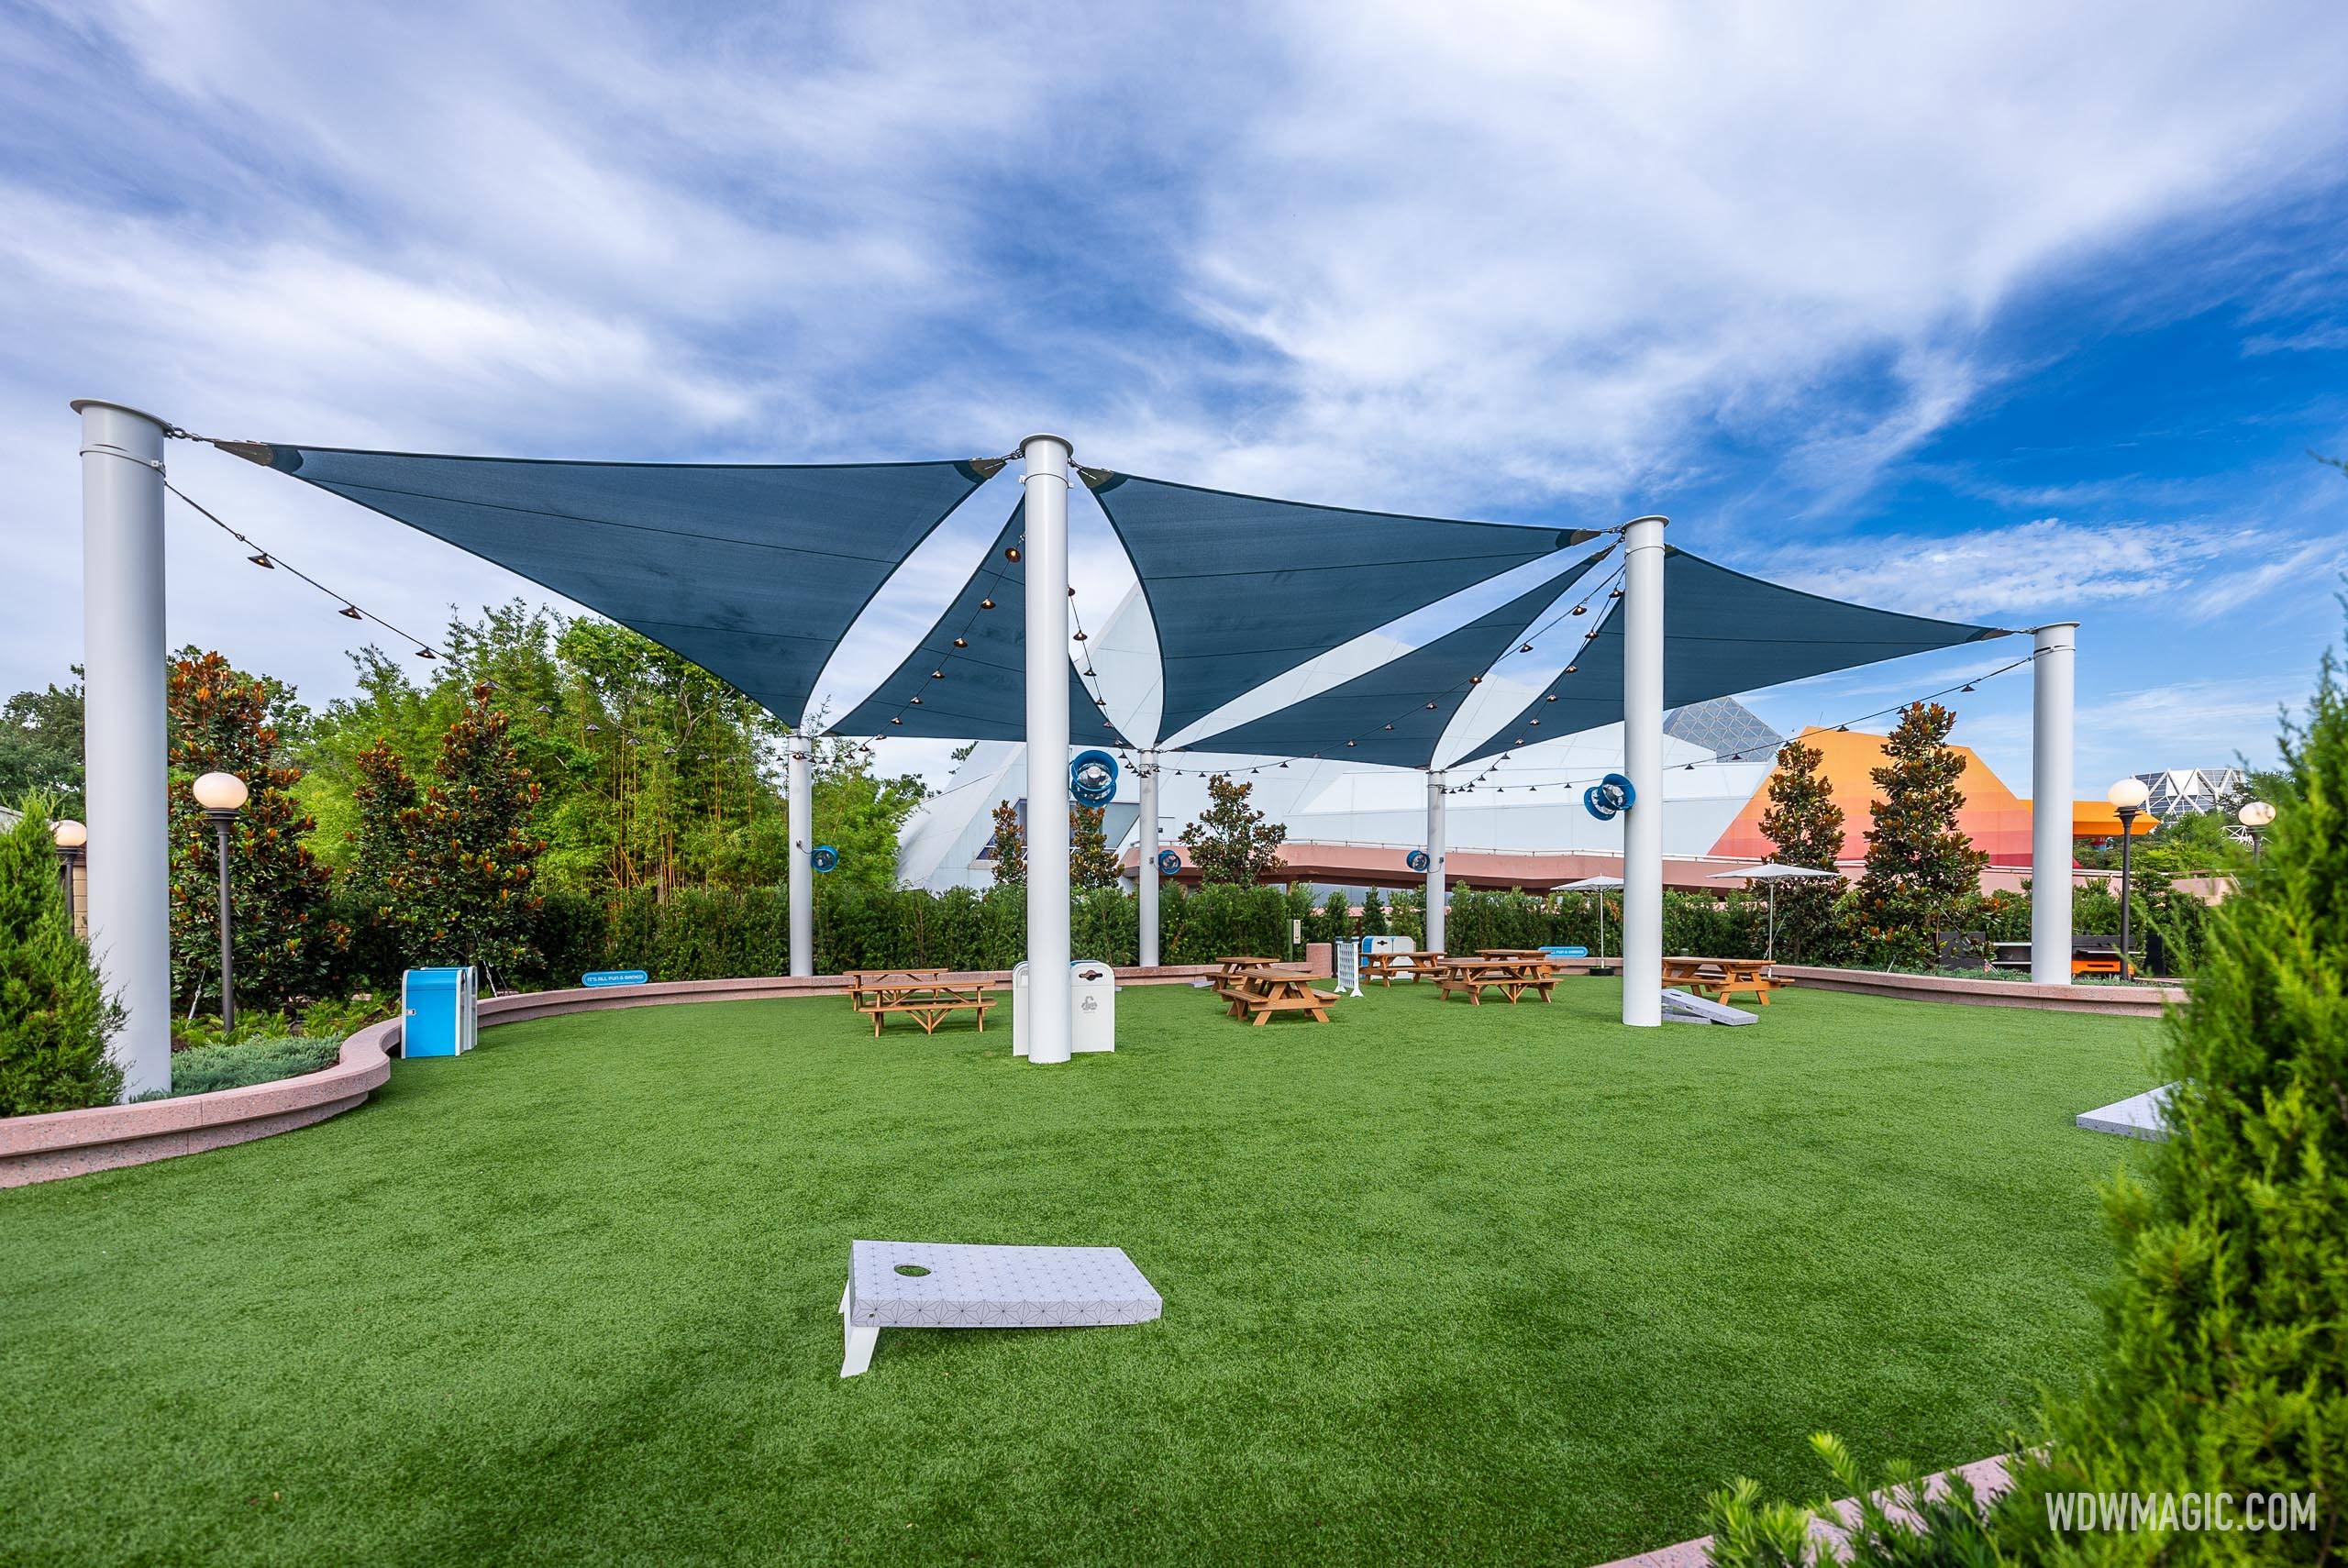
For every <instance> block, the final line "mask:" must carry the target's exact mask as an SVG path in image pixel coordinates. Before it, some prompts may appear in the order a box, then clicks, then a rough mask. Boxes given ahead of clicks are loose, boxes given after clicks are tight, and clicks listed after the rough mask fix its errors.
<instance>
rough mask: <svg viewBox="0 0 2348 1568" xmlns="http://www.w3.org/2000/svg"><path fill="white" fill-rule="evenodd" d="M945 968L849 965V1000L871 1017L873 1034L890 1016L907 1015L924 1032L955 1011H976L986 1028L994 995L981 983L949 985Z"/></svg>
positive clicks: (934, 1028) (981, 1027)
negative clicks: (860, 966) (855, 966)
mask: <svg viewBox="0 0 2348 1568" xmlns="http://www.w3.org/2000/svg"><path fill="white" fill-rule="evenodd" d="M946 975H947V971H946V970H944V969H850V970H849V971H847V975H846V977H845V978H846V979H847V983H848V1000H849V1002H850V1004H851V1005H852V1006H853V1007H854V1008H855V1009H856V1010H857V1011H858V1012H860V1013H863V1014H865V1015H866V1016H867V1017H869V1018H870V1019H871V1020H872V1036H873V1038H874V1039H876V1040H877V1039H879V1038H880V1037H881V1023H882V1022H883V1021H885V1020H887V1019H888V1018H890V1017H892V1016H897V1017H903V1018H910V1019H912V1020H913V1021H914V1022H915V1023H918V1024H920V1025H921V1032H923V1033H924V1034H935V1033H936V1032H937V1026H938V1025H939V1024H941V1023H943V1022H945V1021H947V1019H948V1018H950V1017H952V1016H953V1015H954V1014H956V1013H958V1012H971V1013H975V1014H977V1015H978V1023H979V1032H980V1033H981V1034H984V1033H985V1032H986V1031H987V1012H988V1010H990V1009H991V1008H992V1007H993V1006H994V999H993V998H992V997H991V996H989V995H988V994H987V988H986V987H985V986H983V985H973V986H949V985H947V984H945V983H944V981H945V977H946Z"/></svg>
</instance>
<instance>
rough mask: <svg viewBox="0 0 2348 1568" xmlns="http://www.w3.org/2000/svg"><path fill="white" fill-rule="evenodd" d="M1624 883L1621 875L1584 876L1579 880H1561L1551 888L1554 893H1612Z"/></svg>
mask: <svg viewBox="0 0 2348 1568" xmlns="http://www.w3.org/2000/svg"><path fill="white" fill-rule="evenodd" d="M1622 885H1623V878H1620V877H1584V878H1582V879H1581V880H1580V881H1578V882H1560V883H1558V884H1557V885H1556V887H1554V888H1552V889H1549V890H1550V891H1551V892H1553V893H1611V892H1612V891H1614V890H1615V889H1618V888H1620V887H1621V886H1622Z"/></svg>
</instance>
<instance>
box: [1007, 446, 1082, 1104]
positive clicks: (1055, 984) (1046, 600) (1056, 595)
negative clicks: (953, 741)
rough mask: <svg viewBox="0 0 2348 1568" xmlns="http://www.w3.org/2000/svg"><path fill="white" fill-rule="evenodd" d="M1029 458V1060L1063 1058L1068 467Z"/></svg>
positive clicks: (1059, 459) (1064, 457) (1039, 452)
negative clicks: (1031, 1009) (1031, 1010)
mask: <svg viewBox="0 0 2348 1568" xmlns="http://www.w3.org/2000/svg"><path fill="white" fill-rule="evenodd" d="M1019 448H1020V450H1021V451H1022V452H1024V453H1025V454H1026V457H1027V469H1026V473H1025V475H1024V479H1023V480H1022V481H1021V482H1022V483H1023V484H1024V486H1025V492H1024V511H1025V513H1026V525H1025V527H1026V539H1025V542H1024V545H1023V546H1022V548H1023V550H1024V561H1025V563H1026V570H1027V624H1026V632H1027V654H1026V657H1027V1000H1028V1005H1029V1006H1030V1007H1032V1008H1033V1009H1034V1014H1033V1016H1031V1017H1030V1018H1029V1019H1028V1021H1027V1059H1028V1060H1029V1061H1030V1062H1035V1063H1038V1064H1047V1063H1052V1062H1065V1061H1067V1060H1068V1059H1069V1017H1068V1010H1069V977H1068V966H1069V932H1068V883H1069V867H1068V862H1069V831H1068V806H1069V801H1068V463H1069V456H1070V453H1069V444H1068V442H1067V441H1066V440H1064V439H1063V438H1061V437H1060V436H1028V437H1027V439H1026V440H1024V441H1023V442H1021V443H1020V444H1019Z"/></svg>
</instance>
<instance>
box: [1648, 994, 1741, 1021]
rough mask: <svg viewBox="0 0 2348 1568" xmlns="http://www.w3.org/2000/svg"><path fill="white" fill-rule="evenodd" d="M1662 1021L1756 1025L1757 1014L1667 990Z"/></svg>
mask: <svg viewBox="0 0 2348 1568" xmlns="http://www.w3.org/2000/svg"><path fill="white" fill-rule="evenodd" d="M1663 1021H1665V1022H1666V1023H1728V1024H1737V1023H1758V1022H1760V1021H1761V1018H1760V1015H1759V1014H1758V1013H1751V1012H1747V1011H1745V1010H1744V1009H1743V1008H1739V1007H1728V1006H1724V1005H1723V1004H1722V1003H1720V1002H1716V1001H1706V1000H1705V999H1703V998H1701V997H1698V996H1690V995H1689V994H1688V993H1687V992H1686V991H1677V990H1667V991H1665V992H1664V993H1663Z"/></svg>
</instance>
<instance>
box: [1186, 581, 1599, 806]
mask: <svg viewBox="0 0 2348 1568" xmlns="http://www.w3.org/2000/svg"><path fill="white" fill-rule="evenodd" d="M1597 560H1598V557H1595V556H1593V557H1591V558H1590V559H1589V560H1586V561H1577V562H1576V563H1575V564H1574V566H1573V568H1572V569H1571V570H1569V571H1567V572H1565V573H1563V574H1562V575H1560V576H1556V577H1552V578H1549V579H1547V580H1545V581H1544V582H1542V583H1541V584H1540V586H1538V587H1536V588H1534V589H1532V590H1531V591H1527V592H1524V593H1521V594H1519V595H1517V596H1516V597H1515V598H1514V599H1512V600H1510V601H1509V602H1507V603H1505V604H1502V605H1500V606H1499V607H1497V608H1495V609H1492V610H1488V611H1486V612H1485V613H1483V614H1481V615H1479V616H1478V617H1476V619H1474V620H1473V621H1470V622H1468V623H1467V624H1466V625H1464V626H1462V627H1460V628H1459V629H1458V630H1457V631H1455V632H1447V633H1445V635H1442V636H1440V637H1437V638H1435V639H1434V641H1433V642H1430V643H1427V644H1425V645H1424V646H1420V647H1416V648H1413V649H1412V650H1411V651H1410V652H1409V653H1406V654H1404V655H1402V656H1401V657H1400V658H1396V659H1391V660H1389V661H1388V662H1387V663H1385V664H1381V665H1379V667H1378V668H1375V669H1371V670H1367V671H1365V672H1364V673H1362V674H1360V675H1357V676H1355V677H1354V678H1353V679H1351V680H1348V681H1346V682H1344V683H1343V684H1341V685H1337V686H1333V687H1331V688H1330V689H1329V690H1326V691H1320V692H1315V693H1314V694H1313V695H1312V696H1310V697H1306V698H1303V699H1301V700H1300V701H1295V702H1291V703H1290V704H1289V705H1288V706H1287V707H1285V708H1282V709H1280V710H1279V711H1278V712H1271V713H1267V714H1265V715H1264V716H1263V717H1262V718H1260V719H1251V720H1249V721H1248V722H1247V723H1244V724H1239V725H1236V726H1235V727H1234V728H1231V729H1228V730H1221V731H1210V732H1208V734H1206V735H1205V736H1204V737H1202V743H1201V744H1203V743H1204V742H1205V741H1213V743H1214V747H1213V749H1215V750H1216V751H1219V752H1242V753H1251V754H1256V755H1261V756H1331V757H1343V758H1345V759H1346V760H1347V761H1351V762H1375V763H1384V764H1387V765H1389V766H1390V767H1432V766H1433V765H1434V750H1435V746H1436V745H1438V744H1439V743H1440V742H1441V741H1442V739H1443V732H1444V730H1445V727H1446V726H1448V725H1449V724H1450V723H1451V720H1452V716H1453V715H1454V714H1456V713H1457V712H1459V706H1460V704H1461V703H1463V702H1465V701H1467V693H1468V692H1469V691H1470V690H1473V683H1474V682H1475V681H1476V680H1478V679H1481V678H1482V676H1483V674H1484V672H1485V671H1487V670H1489V669H1490V668H1491V667H1492V665H1493V664H1494V662H1496V661H1497V660H1498V659H1499V658H1500V657H1501V655H1502V654H1504V653H1506V652H1508V651H1509V649H1510V648H1512V647H1513V646H1516V642H1517V639H1518V638H1520V637H1522V636H1523V635H1524V633H1525V628H1527V627H1528V626H1530V625H1532V624H1533V623H1534V621H1536V620H1538V619H1540V617H1541V614H1542V613H1543V612H1544V611H1545V610H1547V609H1548V608H1549V606H1550V605H1552V604H1554V603H1556V600H1557V596H1558V595H1559V594H1561V593H1563V592H1565V591H1566V590H1567V589H1568V588H1571V587H1572V586H1573V585H1574V583H1576V582H1577V581H1578V580H1580V579H1581V578H1582V577H1583V575H1584V574H1586V573H1587V572H1588V571H1589V569H1590V568H1591V567H1592V566H1593V565H1595V564H1596V563H1597Z"/></svg>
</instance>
